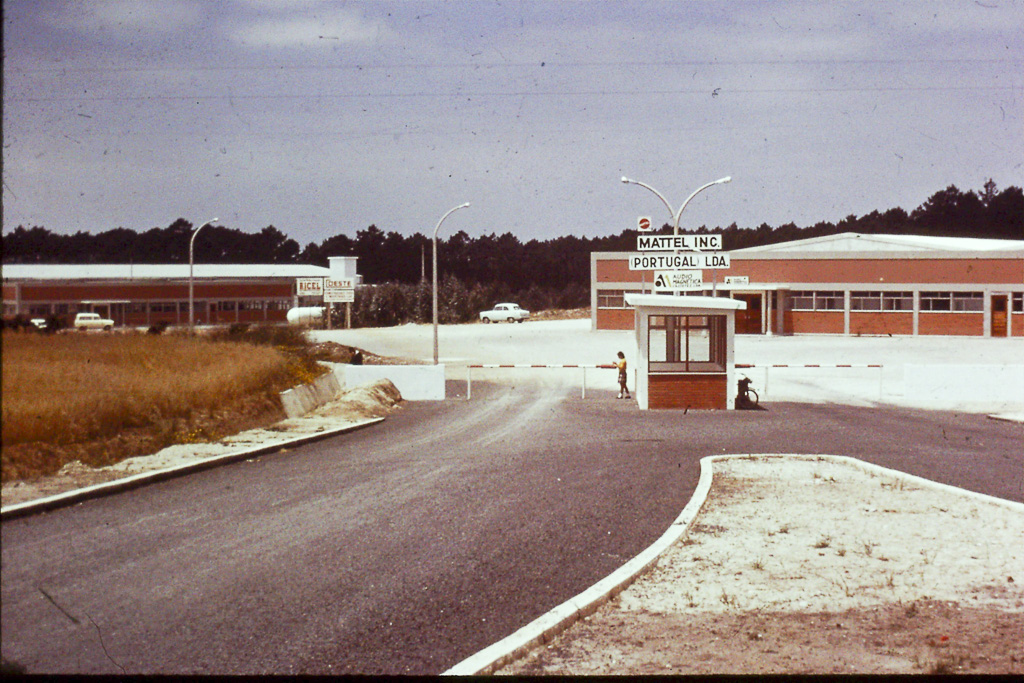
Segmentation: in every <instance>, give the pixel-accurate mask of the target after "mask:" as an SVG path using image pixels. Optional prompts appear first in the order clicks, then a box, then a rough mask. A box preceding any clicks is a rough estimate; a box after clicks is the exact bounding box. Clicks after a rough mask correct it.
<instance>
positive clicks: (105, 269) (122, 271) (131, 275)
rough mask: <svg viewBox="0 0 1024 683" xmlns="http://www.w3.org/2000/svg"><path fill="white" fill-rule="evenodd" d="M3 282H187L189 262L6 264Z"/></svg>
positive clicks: (218, 273)
mask: <svg viewBox="0 0 1024 683" xmlns="http://www.w3.org/2000/svg"><path fill="white" fill-rule="evenodd" d="M2 269H3V279H4V280H187V279H188V271H189V267H188V264H187V263H172V264H142V263H136V264H128V263H118V264H88V265H54V264H24V263H12V264H10V265H7V264H5V265H4V266H3V267H2ZM330 274H331V271H330V269H329V268H322V267H320V266H307V265H292V264H262V265H258V264H219V263H201V264H196V265H195V266H194V277H195V278H196V279H264V278H293V277H327V276H329V275H330Z"/></svg>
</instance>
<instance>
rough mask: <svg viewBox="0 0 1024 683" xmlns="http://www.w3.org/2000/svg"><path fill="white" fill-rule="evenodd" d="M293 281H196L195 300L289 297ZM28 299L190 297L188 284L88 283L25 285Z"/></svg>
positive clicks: (26, 298) (24, 289) (24, 291)
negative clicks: (257, 282) (265, 282)
mask: <svg viewBox="0 0 1024 683" xmlns="http://www.w3.org/2000/svg"><path fill="white" fill-rule="evenodd" d="M291 292H292V288H291V285H290V284H287V283H282V284H253V283H241V282H239V283H222V282H210V283H200V282H197V283H195V298H196V299H218V298H223V299H234V298H246V299H262V298H284V297H290V296H291ZM21 298H22V300H25V301H30V300H37V301H38V300H42V301H75V300H80V299H93V300H97V299H111V300H115V301H120V300H130V301H146V300H166V299H177V300H185V299H188V283H185V284H139V285H134V284H116V285H115V284H89V285H85V284H82V285H22V288H21Z"/></svg>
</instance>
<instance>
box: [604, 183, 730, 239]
mask: <svg viewBox="0 0 1024 683" xmlns="http://www.w3.org/2000/svg"><path fill="white" fill-rule="evenodd" d="M731 181H732V176H725V177H724V178H719V179H718V180H712V181H711V182H710V183H707V184H704V185H701V186H700V187H698V188H697V189H696V190H694V191H693V194H691V195H690V196H689V197H687V198H686V201H685V202H683V205H682V206H680V207H679V211H678V212H676V211H673V210H672V205H671V204H669V203H668V200H667V199H665V195H663V194H661V193H660V192H658V191H657V190H655V189H654V188H653V187H651V186H650V185H648V184H647V183H642V182H640V181H639V180H633V179H631V178H627V177H626V176H622V182H624V183H626V184H627V185H639V186H640V187H644V188H647V189H648V190H650V191H651V192H653V193H654V194H656V195H658V199H660V200H661V201H662V203H663V204H664V205H665V208H667V209H668V213H669V215H670V216H671V217H672V221H673V227H672V234H673V235H678V234H679V219H680V218H681V217H682V215H683V210H684V209H685V208H686V205H687V204H689V203H690V200H691V199H693V198H694V197H696V196H697V195H698V194H699V193H700V192H702V191H704V190H706V189H708V188H709V187H711V186H712V185H724V184H725V183H728V182H731Z"/></svg>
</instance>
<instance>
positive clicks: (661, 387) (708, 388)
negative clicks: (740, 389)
mask: <svg viewBox="0 0 1024 683" xmlns="http://www.w3.org/2000/svg"><path fill="white" fill-rule="evenodd" d="M726 381H727V380H726V376H725V375H694V374H671V375H649V376H648V379H647V407H648V408H650V409H652V410H655V409H659V408H690V409H691V410H725V409H726V405H727V402H728V396H727V387H726Z"/></svg>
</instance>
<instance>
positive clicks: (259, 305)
mask: <svg viewBox="0 0 1024 683" xmlns="http://www.w3.org/2000/svg"><path fill="white" fill-rule="evenodd" d="M238 310H240V311H262V310H263V302H262V301H260V300H259V299H246V300H245V301H239V302H238Z"/></svg>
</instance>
